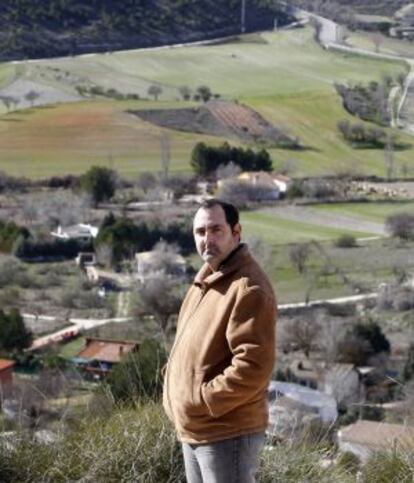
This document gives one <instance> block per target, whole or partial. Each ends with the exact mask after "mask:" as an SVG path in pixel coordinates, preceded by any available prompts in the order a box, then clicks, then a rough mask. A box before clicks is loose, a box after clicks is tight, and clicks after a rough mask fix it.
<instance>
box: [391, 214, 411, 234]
mask: <svg viewBox="0 0 414 483" xmlns="http://www.w3.org/2000/svg"><path fill="white" fill-rule="evenodd" d="M385 229H386V230H387V232H388V233H390V234H391V235H392V236H393V237H396V238H400V239H401V240H410V239H412V238H414V215H412V214H411V213H395V214H393V215H390V216H388V217H387V218H386V220H385Z"/></svg>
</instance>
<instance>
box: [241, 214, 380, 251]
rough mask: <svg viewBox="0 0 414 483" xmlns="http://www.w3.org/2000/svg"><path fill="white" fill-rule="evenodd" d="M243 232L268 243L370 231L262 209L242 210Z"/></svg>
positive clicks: (291, 241) (365, 234) (301, 240)
mask: <svg viewBox="0 0 414 483" xmlns="http://www.w3.org/2000/svg"><path fill="white" fill-rule="evenodd" d="M241 223H242V226H243V232H244V233H245V234H246V235H247V236H254V237H257V238H260V239H262V240H263V241H265V242H266V243H267V244H269V245H273V246H274V245H284V244H286V243H301V242H305V241H309V240H318V241H321V240H333V239H335V238H338V237H339V236H340V235H342V234H344V233H346V234H349V235H353V236H355V237H361V238H362V237H369V236H372V233H367V232H357V231H350V230H341V229H340V228H330V227H324V226H321V225H316V224H311V223H301V222H298V221H292V220H286V219H284V218H281V217H279V216H276V215H274V214H271V213H269V212H264V211H251V212H243V213H242V216H241Z"/></svg>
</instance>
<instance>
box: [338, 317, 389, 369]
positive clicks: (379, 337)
mask: <svg viewBox="0 0 414 483" xmlns="http://www.w3.org/2000/svg"><path fill="white" fill-rule="evenodd" d="M390 348H391V346H390V342H389V341H388V339H387V338H386V336H385V335H384V333H383V332H382V329H381V327H380V326H379V325H378V323H376V322H375V321H373V320H368V321H359V322H356V323H355V324H354V325H353V326H352V327H351V328H350V329H349V330H348V331H347V332H346V334H345V335H344V338H343V340H342V341H341V342H340V344H339V354H340V359H341V361H342V362H348V363H352V364H355V365H359V366H363V365H366V364H367V363H368V361H369V358H370V357H372V356H374V355H376V354H380V353H382V352H385V353H388V352H390Z"/></svg>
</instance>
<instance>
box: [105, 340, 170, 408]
mask: <svg viewBox="0 0 414 483" xmlns="http://www.w3.org/2000/svg"><path fill="white" fill-rule="evenodd" d="M166 361H167V356H166V352H165V350H164V348H163V347H162V345H161V344H160V343H159V342H157V341H156V340H154V339H145V340H144V341H143V342H142V344H140V346H139V348H138V351H137V352H130V353H129V354H127V355H126V356H125V358H124V359H123V360H121V362H120V363H119V364H117V365H116V366H115V368H114V369H113V371H112V372H111V374H109V376H108V378H107V380H106V383H107V385H108V386H109V388H110V390H111V393H112V396H113V397H114V399H115V401H121V402H129V403H137V401H139V400H144V401H145V400H148V399H155V400H157V399H158V398H159V396H160V394H161V391H162V381H161V369H162V367H163V366H164V365H165V363H166Z"/></svg>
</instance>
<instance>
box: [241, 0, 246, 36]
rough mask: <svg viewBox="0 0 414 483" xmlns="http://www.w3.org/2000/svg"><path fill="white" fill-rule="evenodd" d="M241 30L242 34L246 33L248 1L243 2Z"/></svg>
mask: <svg viewBox="0 0 414 483" xmlns="http://www.w3.org/2000/svg"><path fill="white" fill-rule="evenodd" d="M240 30H241V33H242V34H244V33H245V32H246V0H242V2H241V18H240Z"/></svg>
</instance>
